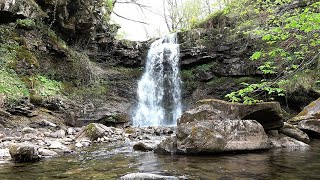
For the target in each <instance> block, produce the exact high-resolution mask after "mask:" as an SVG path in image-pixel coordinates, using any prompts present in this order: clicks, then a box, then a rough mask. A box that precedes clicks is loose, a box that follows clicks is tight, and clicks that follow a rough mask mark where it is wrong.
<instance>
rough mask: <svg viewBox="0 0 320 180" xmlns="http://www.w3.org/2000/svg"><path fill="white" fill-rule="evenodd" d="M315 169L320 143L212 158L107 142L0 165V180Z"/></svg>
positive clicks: (307, 174) (240, 175)
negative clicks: (60, 154) (135, 149)
mask: <svg viewBox="0 0 320 180" xmlns="http://www.w3.org/2000/svg"><path fill="white" fill-rule="evenodd" d="M319 168H320V141H315V142H313V143H312V144H311V148H310V149H294V150H293V149H290V150H288V149H277V150H271V151H266V152H253V153H244V154H221V155H214V156H178V155H157V154H154V153H152V152H147V153H143V152H132V148H128V147H124V146H113V147H93V148H91V149H86V150H83V151H82V152H81V153H79V154H74V155H67V156H64V157H59V158H53V159H45V160H42V161H40V162H38V163H26V164H14V163H6V164H0V179H1V180H2V179H3V180H5V179H17V180H19V179H21V180H22V179H23V180H25V179H45V180H46V179H77V180H79V179H118V178H119V177H121V176H123V175H125V174H128V173H134V172H145V173H154V174H159V175H166V176H176V177H178V176H184V175H185V176H186V177H188V178H189V179H320V173H319Z"/></svg>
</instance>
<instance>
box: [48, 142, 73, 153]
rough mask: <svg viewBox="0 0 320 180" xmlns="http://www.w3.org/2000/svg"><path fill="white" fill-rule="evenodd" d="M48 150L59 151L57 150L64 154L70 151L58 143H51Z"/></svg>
mask: <svg viewBox="0 0 320 180" xmlns="http://www.w3.org/2000/svg"><path fill="white" fill-rule="evenodd" d="M49 149H59V150H63V151H65V152H69V151H70V149H69V148H68V147H67V146H65V145H63V144H62V143H61V142H59V141H51V142H50V146H49Z"/></svg>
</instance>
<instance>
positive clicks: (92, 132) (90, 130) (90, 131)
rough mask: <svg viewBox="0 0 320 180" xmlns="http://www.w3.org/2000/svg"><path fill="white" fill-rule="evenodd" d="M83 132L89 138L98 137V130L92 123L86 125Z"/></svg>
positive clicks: (94, 138)
mask: <svg viewBox="0 0 320 180" xmlns="http://www.w3.org/2000/svg"><path fill="white" fill-rule="evenodd" d="M85 132H86V134H87V135H88V136H89V137H90V140H96V139H97V138H98V137H99V133H98V130H97V128H96V126H95V125H94V124H92V123H91V124H89V125H87V126H86V129H85Z"/></svg>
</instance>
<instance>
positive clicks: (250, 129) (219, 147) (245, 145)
mask: <svg viewBox="0 0 320 180" xmlns="http://www.w3.org/2000/svg"><path fill="white" fill-rule="evenodd" d="M176 134H177V151H178V153H187V154H189V153H215V152H228V151H244V150H258V149H269V148H270V147H269V142H268V136H267V135H266V133H265V131H264V129H263V127H262V125H261V124H259V123H258V122H257V121H255V120H206V121H205V120H203V121H198V122H189V123H183V124H179V125H178V127H177V132H176Z"/></svg>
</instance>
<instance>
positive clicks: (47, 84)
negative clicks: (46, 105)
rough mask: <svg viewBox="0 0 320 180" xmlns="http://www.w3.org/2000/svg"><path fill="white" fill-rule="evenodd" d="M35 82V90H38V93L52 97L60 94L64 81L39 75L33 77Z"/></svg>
mask: <svg viewBox="0 0 320 180" xmlns="http://www.w3.org/2000/svg"><path fill="white" fill-rule="evenodd" d="M30 80H32V82H35V83H34V84H33V88H32V89H33V90H34V91H35V92H36V94H37V95H40V96H42V97H50V96H54V95H58V94H60V91H61V89H62V87H63V86H62V83H61V82H58V81H55V80H51V79H48V78H47V77H45V76H41V75H37V76H36V77H31V79H30Z"/></svg>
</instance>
